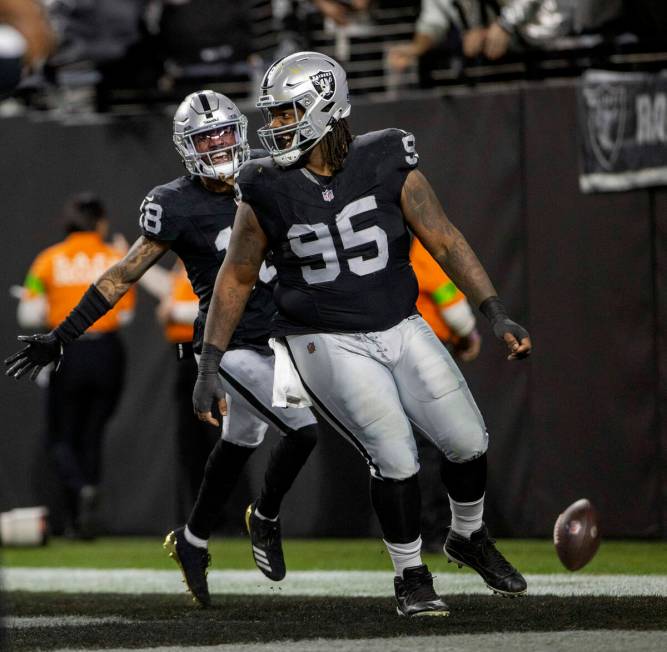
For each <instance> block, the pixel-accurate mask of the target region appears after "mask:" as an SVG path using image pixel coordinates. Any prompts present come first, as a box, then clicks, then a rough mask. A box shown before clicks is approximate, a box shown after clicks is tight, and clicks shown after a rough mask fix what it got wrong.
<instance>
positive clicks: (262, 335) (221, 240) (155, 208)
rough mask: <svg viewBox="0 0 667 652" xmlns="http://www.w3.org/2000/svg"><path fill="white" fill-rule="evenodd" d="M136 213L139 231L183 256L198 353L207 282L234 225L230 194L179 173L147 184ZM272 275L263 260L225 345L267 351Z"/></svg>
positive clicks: (272, 270) (206, 304)
mask: <svg viewBox="0 0 667 652" xmlns="http://www.w3.org/2000/svg"><path fill="white" fill-rule="evenodd" d="M140 213H141V215H140V218H139V225H140V227H141V232H142V233H143V235H144V236H146V237H148V238H153V239H155V240H161V241H166V242H169V244H170V246H171V249H172V250H173V251H174V252H175V253H176V254H177V255H178V256H179V257H180V258H181V260H182V261H183V263H184V265H185V268H186V270H187V273H188V278H189V279H190V283H192V288H193V289H194V291H195V294H196V295H197V296H198V297H199V316H198V317H197V321H196V322H195V336H194V349H195V351H197V352H200V351H201V345H202V341H203V335H204V325H205V319H206V314H207V312H208V308H209V305H210V303H211V296H212V294H213V286H214V285H215V279H216V276H217V274H218V269H219V268H220V265H222V261H223V260H224V258H225V254H226V252H227V247H228V246H229V239H230V236H231V233H232V225H233V224H234V215H235V213H236V202H235V201H234V196H233V194H225V193H214V192H211V191H209V190H206V188H204V186H203V185H202V184H201V183H200V182H199V180H198V179H197V178H196V177H189V176H183V177H178V178H177V179H174V180H173V181H170V182H169V183H166V184H164V185H162V186H158V187H156V188H153V190H152V191H151V192H150V193H148V195H147V196H146V198H145V199H144V201H143V203H142V204H141V210H140ZM274 277H275V268H273V267H272V266H271V265H267V263H263V264H262V269H261V271H260V277H259V279H258V281H257V284H256V285H255V288H254V289H253V291H252V293H251V295H250V298H249V300H248V304H247V306H246V309H245V311H244V313H243V316H242V317H241V321H240V322H239V325H238V327H237V328H236V331H235V332H234V335H233V337H232V339H231V341H230V343H229V348H256V349H259V350H267V341H268V337H269V325H270V322H271V318H272V316H273V314H274V313H275V311H276V307H275V304H274V303H273V298H272V295H273V283H274Z"/></svg>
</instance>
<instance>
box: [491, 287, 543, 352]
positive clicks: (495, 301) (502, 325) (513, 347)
mask: <svg viewBox="0 0 667 652" xmlns="http://www.w3.org/2000/svg"><path fill="white" fill-rule="evenodd" d="M479 309H480V312H481V313H482V314H483V315H484V316H485V317H486V318H487V319H488V320H489V321H490V322H491V328H492V329H493V334H494V335H495V336H496V337H497V338H498V339H499V340H500V341H501V342H505V344H507V345H508V346H509V347H510V351H511V353H510V356H509V357H510V359H515V360H520V359H522V358H527V357H528V356H529V355H530V352H531V347H532V345H531V343H530V335H529V334H528V331H527V330H526V329H525V328H524V327H523V326H521V325H520V324H517V323H516V322H515V321H512V320H511V319H510V318H509V317H508V316H507V311H506V310H505V306H504V305H503V303H502V301H501V300H500V299H499V298H498V297H496V296H493V297H489V298H488V299H486V300H485V301H483V302H482V304H481V305H480V307H479ZM507 334H509V335H511V336H512V337H513V338H514V339H515V340H516V342H514V341H513V340H512V338H511V337H510V338H509V340H508V338H507V337H506V335H507Z"/></svg>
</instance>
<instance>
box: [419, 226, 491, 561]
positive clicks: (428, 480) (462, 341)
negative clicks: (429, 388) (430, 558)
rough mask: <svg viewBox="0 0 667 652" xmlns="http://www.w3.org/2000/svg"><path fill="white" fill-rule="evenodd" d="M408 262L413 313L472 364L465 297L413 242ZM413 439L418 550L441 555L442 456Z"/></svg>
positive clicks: (445, 508) (475, 338)
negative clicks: (414, 290) (414, 292)
mask: <svg viewBox="0 0 667 652" xmlns="http://www.w3.org/2000/svg"><path fill="white" fill-rule="evenodd" d="M410 262H411V263H412V269H414V272H415V275H416V277H417V282H418V284H419V295H418V297H417V310H419V312H420V313H421V315H422V317H423V318H424V319H425V320H426V321H427V322H428V324H429V325H430V326H431V328H432V329H433V332H434V333H435V334H436V335H437V337H438V339H439V340H440V341H441V342H442V343H443V344H444V345H445V346H447V348H448V349H450V351H451V352H452V354H453V355H454V356H455V357H456V358H457V359H458V360H461V361H463V362H472V361H473V360H475V359H476V358H477V356H478V355H479V351H480V347H481V344H482V339H481V336H480V334H479V331H478V330H477V324H476V319H475V315H474V313H473V311H472V308H471V307H470V304H469V303H468V300H467V299H466V297H465V295H464V294H463V292H461V290H459V289H458V288H457V287H456V285H454V282H453V281H452V280H451V279H450V278H449V277H448V276H447V274H445V272H443V271H442V268H441V267H440V265H438V263H436V262H435V260H434V259H433V257H432V256H431V254H429V253H428V251H426V249H424V246H423V245H422V243H421V242H420V241H419V239H417V238H413V239H412V245H411V247H410ZM415 439H416V441H417V449H418V450H419V462H420V464H421V469H420V473H419V478H420V486H421V490H422V507H423V509H422V535H421V536H422V549H423V550H425V551H426V552H433V553H441V552H442V546H443V544H444V542H445V536H446V532H445V524H446V523H449V522H450V521H451V518H450V513H449V500H448V497H447V494H446V492H445V491H444V490H443V488H442V485H441V483H440V482H439V481H438V479H439V478H440V465H441V463H442V454H441V453H440V452H439V451H438V449H437V448H436V447H435V446H434V445H433V444H432V443H431V442H430V441H429V440H428V439H427V438H426V437H421V436H419V437H416V438H415Z"/></svg>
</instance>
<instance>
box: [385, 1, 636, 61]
mask: <svg viewBox="0 0 667 652" xmlns="http://www.w3.org/2000/svg"><path fill="white" fill-rule="evenodd" d="M623 4H624V3H623V0H579V1H577V0H500V2H496V1H495V0H423V2H422V9H421V13H420V14H419V17H418V19H417V22H416V23H415V32H414V36H413V39H412V41H411V42H410V43H404V44H401V45H396V46H394V47H393V48H391V49H390V50H389V53H388V64H389V66H390V68H391V69H392V70H394V71H397V72H402V71H404V70H406V69H407V68H408V67H410V66H413V65H415V64H416V63H417V62H418V60H419V59H420V57H422V56H424V55H425V54H427V53H428V52H430V51H431V50H434V49H435V48H437V47H439V46H441V45H443V44H446V46H447V47H448V48H450V49H452V50H457V49H459V48H460V52H461V53H462V54H463V55H464V56H465V57H466V58H467V59H475V58H483V59H486V60H487V61H497V60H498V59H502V58H503V57H505V56H506V55H507V54H508V53H510V52H524V51H526V50H529V49H530V48H544V47H547V48H548V47H549V46H550V44H552V43H553V42H554V41H555V40H556V39H558V38H560V37H563V36H568V35H580V34H583V33H589V32H591V31H594V30H605V29H613V28H614V27H616V26H618V22H619V20H620V18H621V16H622V14H623Z"/></svg>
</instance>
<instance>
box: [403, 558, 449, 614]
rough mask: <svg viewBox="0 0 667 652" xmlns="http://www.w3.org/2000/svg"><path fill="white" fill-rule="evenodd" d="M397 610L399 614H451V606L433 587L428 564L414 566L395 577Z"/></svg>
mask: <svg viewBox="0 0 667 652" xmlns="http://www.w3.org/2000/svg"><path fill="white" fill-rule="evenodd" d="M394 593H395V594H396V611H397V612H398V615H399V616H449V607H448V606H447V605H446V604H445V603H444V601H443V600H442V598H441V597H440V596H439V595H438V594H437V593H436V592H435V589H434V588H433V575H431V573H429V572H428V566H427V565H426V564H422V565H421V566H414V567H412V568H406V569H405V570H404V571H403V577H402V578H401V577H395V578H394Z"/></svg>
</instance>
